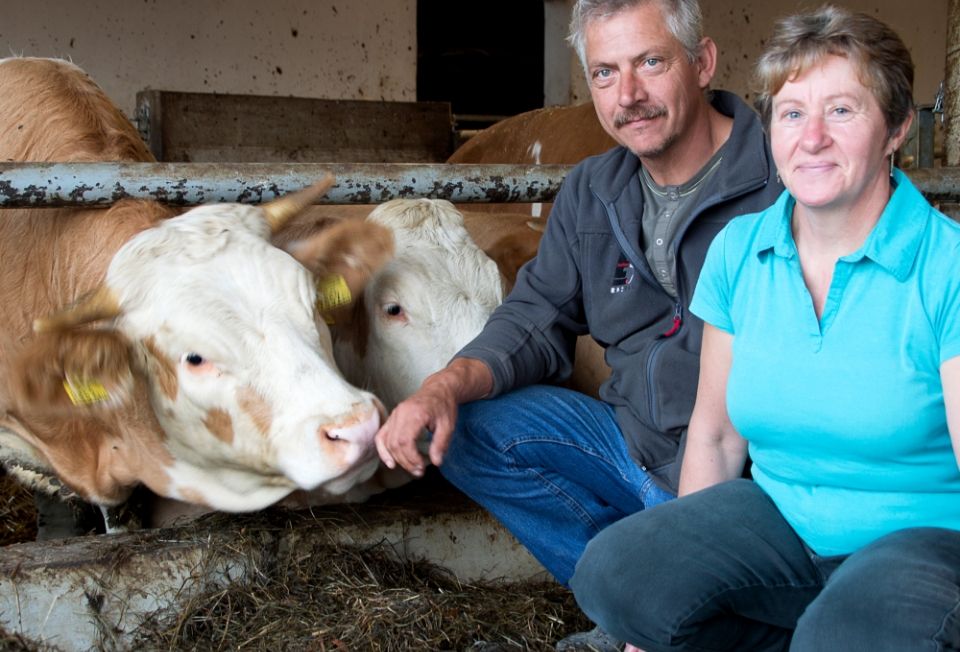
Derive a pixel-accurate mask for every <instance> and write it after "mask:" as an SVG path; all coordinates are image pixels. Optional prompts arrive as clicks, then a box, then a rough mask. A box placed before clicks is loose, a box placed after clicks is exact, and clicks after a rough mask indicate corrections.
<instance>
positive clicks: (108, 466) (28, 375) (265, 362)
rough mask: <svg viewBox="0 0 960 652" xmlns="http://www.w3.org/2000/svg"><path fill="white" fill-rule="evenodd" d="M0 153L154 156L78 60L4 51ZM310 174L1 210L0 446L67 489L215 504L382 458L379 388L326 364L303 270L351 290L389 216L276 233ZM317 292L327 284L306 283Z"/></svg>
mask: <svg viewBox="0 0 960 652" xmlns="http://www.w3.org/2000/svg"><path fill="white" fill-rule="evenodd" d="M0 160H8V161H9V160H13V161H105V160H111V161H149V160H152V157H151V156H150V154H149V152H148V151H147V150H146V148H145V147H144V146H143V144H142V142H141V141H140V139H139V137H138V135H137V133H136V131H135V130H134V129H133V128H132V126H131V125H130V123H129V121H128V120H127V119H126V118H125V117H124V116H123V115H122V114H121V113H120V112H119V110H117V109H116V107H115V106H114V105H113V104H112V103H111V102H110V100H109V99H108V98H107V97H106V96H105V95H104V94H103V92H102V91H101V90H100V89H99V88H98V87H97V86H96V85H95V84H94V83H93V82H92V80H90V78H89V77H88V76H87V75H86V74H85V73H83V72H82V71H81V70H80V69H79V68H77V67H75V66H74V65H72V64H70V63H67V62H64V61H59V60H47V59H28V58H15V59H5V60H0ZM324 190H325V187H323V186H321V187H317V188H314V189H311V190H309V191H306V193H305V194H303V193H298V194H297V195H294V196H293V197H292V198H283V199H280V200H278V201H276V202H274V203H272V204H270V205H268V206H266V207H253V206H243V205H210V206H202V207H198V208H195V209H193V210H191V211H188V212H186V213H185V214H183V215H180V216H176V217H173V216H172V215H171V211H170V210H168V209H166V208H164V207H162V206H160V205H159V204H157V203H153V202H142V201H122V202H120V203H117V204H115V205H113V206H112V207H111V208H109V209H74V208H68V209H29V210H21V209H7V210H3V211H0V258H2V260H3V267H2V273H0V300H2V302H3V310H2V313H0V378H2V382H0V448H2V449H3V452H4V453H8V454H9V455H10V456H11V457H13V458H15V459H16V460H17V464H16V465H14V466H17V468H19V469H26V468H28V467H31V466H32V467H33V468H32V470H38V469H39V470H45V471H50V470H52V471H53V472H54V473H55V474H56V475H57V476H58V477H59V478H60V480H61V481H62V482H63V483H65V484H66V485H68V486H69V487H70V488H71V489H72V490H74V491H75V492H76V493H77V494H79V495H80V496H81V497H82V498H84V499H86V500H88V501H91V502H94V503H97V504H101V505H111V504H115V503H118V502H119V501H122V500H123V499H124V498H125V497H126V496H127V495H128V493H129V492H130V490H131V488H133V487H135V486H136V485H138V484H140V483H142V484H145V485H146V486H147V487H149V489H150V490H152V491H153V492H154V493H156V494H158V495H161V496H167V497H171V498H175V499H178V500H183V501H187V502H191V503H196V504H202V505H205V506H208V507H210V508H214V509H218V510H227V511H239V510H253V509H258V508H261V507H264V506H266V505H269V504H271V503H273V502H275V501H277V500H278V499H280V498H282V497H284V496H286V495H287V494H289V493H290V492H291V491H294V490H296V489H310V490H322V491H326V492H330V493H335V494H340V493H343V492H345V491H347V490H348V489H350V488H351V487H352V486H353V485H354V484H356V483H357V482H359V481H362V480H364V479H365V478H367V477H368V476H369V475H370V474H371V473H373V472H374V469H375V468H376V466H377V459H376V453H375V450H374V447H373V436H374V434H375V432H376V430H377V428H378V427H379V424H380V423H381V419H382V410H383V408H382V405H381V404H380V403H379V401H378V400H377V399H376V398H374V396H373V395H372V394H371V393H370V392H368V391H363V390H360V389H357V388H356V387H354V386H352V385H350V384H349V383H347V382H346V381H345V380H344V379H343V378H342V376H341V374H340V373H339V372H338V371H337V369H336V366H335V364H334V360H333V355H332V341H331V338H330V333H329V331H328V328H327V326H326V324H325V323H324V320H323V317H322V315H321V314H320V310H318V308H317V301H318V291H317V289H316V287H317V286H316V283H315V279H316V278H335V279H338V283H339V284H340V285H341V286H343V285H345V286H347V287H348V288H349V290H350V291H351V292H352V293H353V294H358V293H359V292H360V290H361V289H362V286H363V284H364V282H365V281H366V280H367V279H368V278H369V276H370V275H371V274H372V273H373V272H374V271H376V270H377V269H378V268H379V267H380V266H382V265H383V264H384V263H385V262H386V260H387V259H388V258H389V255H390V252H391V249H392V244H391V237H390V233H389V231H387V230H386V229H384V228H383V227H380V226H378V225H376V224H373V223H367V222H347V223H344V224H340V225H336V226H333V227H331V228H329V229H324V230H322V231H320V232H318V233H311V234H309V235H308V236H307V237H306V239H305V240H304V241H301V242H300V243H299V246H298V247H297V249H296V251H297V252H299V253H298V254H297V256H298V258H299V260H298V259H297V258H295V257H294V256H291V255H290V254H288V253H287V252H285V251H283V250H281V249H280V248H278V247H276V246H274V245H273V244H272V243H271V240H270V238H271V232H272V231H276V230H278V229H279V228H281V226H282V225H283V223H284V222H285V221H286V220H287V219H288V218H289V217H290V216H291V215H293V214H295V213H296V212H298V211H299V210H301V209H302V208H304V206H306V205H307V204H309V203H311V202H312V201H313V200H314V199H315V198H316V197H317V196H318V194H319V193H322V192H323V191H324ZM321 298H322V297H321Z"/></svg>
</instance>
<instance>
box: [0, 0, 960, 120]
mask: <svg viewBox="0 0 960 652" xmlns="http://www.w3.org/2000/svg"><path fill="white" fill-rule="evenodd" d="M524 1H525V2H533V1H536V0H524ZM835 1H837V2H838V3H839V4H843V5H845V6H848V7H851V8H853V9H856V10H860V11H867V12H872V13H875V14H876V15H877V16H878V17H880V18H881V19H883V20H885V21H887V22H888V23H890V24H891V25H892V26H893V27H894V28H895V29H897V30H898V32H899V33H900V34H901V36H903V38H904V40H905V41H906V43H907V45H908V46H909V47H910V49H911V52H912V53H913V56H914V62H915V64H916V65H917V79H916V100H917V102H918V103H922V104H928V103H932V101H933V97H934V94H935V92H936V89H937V85H938V84H939V82H940V80H941V79H942V78H943V76H944V60H945V56H946V55H945V49H946V48H945V43H946V23H947V20H946V19H947V2H948V0H914V1H913V2H904V1H903V0H835ZM545 2H546V4H545V16H546V21H547V25H546V28H545V35H546V39H547V41H548V42H547V44H546V53H547V64H546V71H545V72H546V74H545V89H544V94H545V98H546V103H547V104H562V103H566V102H580V101H584V100H586V99H587V98H588V97H589V93H588V92H587V89H586V85H585V83H584V80H583V73H582V71H581V69H580V65H579V62H577V61H576V58H575V57H574V56H573V55H572V53H570V52H569V50H568V49H566V46H565V45H564V44H563V43H562V37H563V36H564V35H565V32H566V22H567V20H568V16H569V7H570V6H572V3H573V0H545ZM416 4H417V2H416V0H339V1H338V0H274V2H270V3H264V2H259V1H258V2H254V1H253V0H205V1H204V2H191V1H190V0H166V1H164V2H161V1H160V0H138V1H136V2H135V1H133V0H85V1H84V2H76V1H75V0H4V2H3V16H2V19H0V55H6V54H11V53H13V54H24V55H30V56H66V57H70V58H72V59H73V61H75V62H76V63H77V64H79V65H81V66H83V67H84V68H86V69H87V70H88V71H89V72H90V73H91V74H92V75H93V76H94V78H95V79H96V80H97V81H98V82H99V83H100V84H101V85H102V86H104V88H105V89H106V91H107V93H108V94H109V95H110V96H111V97H113V98H114V99H115V100H116V101H117V102H118V103H119V104H120V105H121V107H122V108H123V110H124V111H126V112H127V113H128V114H130V115H132V113H133V106H134V96H135V94H136V92H137V91H138V90H142V89H144V88H155V89H164V90H177V91H194V92H195V91H199V92H213V91H216V92H225V93H252V94H262V95H297V96H303V97H326V98H332V99H373V100H402V101H412V100H415V99H416V61H417V52H416V50H417V48H416ZM805 4H806V6H817V5H819V4H820V3H819V1H818V0H815V1H813V2H805ZM478 6H479V5H478ZM702 6H703V9H704V16H705V21H706V29H707V33H708V34H710V35H711V36H713V37H714V39H715V40H716V41H717V42H718V44H719V46H720V64H719V70H718V73H717V77H716V80H715V84H714V85H715V86H716V87H722V88H727V89H729V90H732V91H735V92H737V93H739V94H741V95H749V94H750V91H751V88H750V82H749V75H750V69H751V66H752V63H753V61H754V59H755V58H756V56H757V54H758V53H759V52H760V51H761V49H762V47H763V42H764V40H765V39H766V38H767V37H768V35H769V33H770V31H771V27H772V24H773V22H774V20H775V19H776V17H777V16H779V15H782V14H783V13H786V12H789V11H793V10H794V7H795V6H796V3H795V2H794V0H724V1H723V2H721V1H720V0H703V1H702ZM480 10H482V8H481V9H480ZM511 74H512V72H511Z"/></svg>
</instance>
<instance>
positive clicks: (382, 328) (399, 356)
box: [336, 199, 503, 409]
mask: <svg viewBox="0 0 960 652" xmlns="http://www.w3.org/2000/svg"><path fill="white" fill-rule="evenodd" d="M367 220H368V221H371V222H374V223H377V224H381V225H383V226H386V227H388V228H389V229H391V231H392V232H393V235H394V242H395V246H396V254H395V256H394V258H393V260H391V261H390V262H389V263H387V265H386V266H384V267H383V268H382V269H381V271H380V272H379V273H378V274H376V275H374V277H373V278H372V279H371V280H370V283H369V284H368V285H367V287H366V289H365V291H364V297H363V301H364V310H365V315H364V318H365V319H366V324H365V325H364V326H363V327H361V328H358V329H357V332H355V333H351V334H350V338H346V337H338V340H337V347H336V353H337V359H338V362H339V363H340V365H341V368H342V369H344V373H346V375H347V377H348V378H350V379H351V380H352V381H353V382H355V383H357V384H363V385H364V386H366V387H368V388H369V389H371V390H372V391H373V392H374V393H375V394H376V395H377V396H378V397H379V398H380V399H381V400H383V401H384V403H385V404H386V405H387V407H388V408H391V409H392V408H393V407H394V406H395V405H396V404H397V403H399V402H400V401H401V400H403V399H404V398H406V397H407V396H409V395H410V394H412V393H413V392H414V391H416V390H417V389H418V388H419V387H420V384H421V383H422V382H423V380H424V379H425V378H426V377H427V376H428V375H429V374H431V373H433V372H435V371H437V370H439V369H440V368H442V367H443V366H444V365H446V364H447V362H449V360H450V359H451V358H452V357H453V355H454V354H455V353H456V352H457V351H459V350H460V349H461V348H462V347H463V346H464V345H465V344H467V342H469V341H470V340H471V339H473V337H474V336H476V335H477V333H479V332H480V330H481V329H482V328H483V325H484V324H485V323H486V321H487V318H488V317H489V316H490V313H492V312H493V310H494V309H495V308H496V307H497V306H498V305H499V304H500V303H501V301H502V300H503V285H502V281H501V277H500V273H499V271H498V269H497V265H496V263H494V262H493V261H492V260H491V259H490V258H488V257H487V256H486V254H484V253H483V251H481V250H480V249H479V248H478V247H477V246H476V245H475V244H474V243H473V241H472V240H471V239H470V237H469V235H468V234H467V231H466V229H465V228H464V223H463V216H462V215H461V214H460V213H459V212H458V211H457V210H456V209H455V208H454V207H453V205H452V204H451V203H449V202H447V201H443V200H429V199H413V200H411V199H398V200H394V201H390V202H386V203H384V204H381V205H380V206H378V207H377V208H376V209H375V210H374V211H373V212H372V213H371V214H370V216H369V217H368V218H367ZM358 334H359V337H362V338H363V339H364V341H363V342H361V343H359V344H358V343H357V342H356V337H357V336H358ZM351 338H352V339H351Z"/></svg>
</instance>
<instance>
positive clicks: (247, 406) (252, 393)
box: [237, 387, 273, 437]
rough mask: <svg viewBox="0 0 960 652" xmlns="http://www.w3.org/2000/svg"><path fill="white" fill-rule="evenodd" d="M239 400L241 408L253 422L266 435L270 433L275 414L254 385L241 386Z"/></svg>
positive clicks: (238, 393)
mask: <svg viewBox="0 0 960 652" xmlns="http://www.w3.org/2000/svg"><path fill="white" fill-rule="evenodd" d="M237 402H238V403H239V404H240V409H241V410H243V411H244V413H246V414H247V415H248V416H249V417H250V419H251V420H252V421H253V423H254V424H255V425H256V426H257V430H259V431H260V432H261V433H262V434H263V436H264V437H266V436H267V435H269V434H270V426H271V424H272V423H273V414H272V411H271V409H270V404H269V403H267V402H266V401H265V400H263V397H262V396H260V394H258V393H257V392H256V390H254V389H253V388H252V387H241V388H240V389H238V390H237Z"/></svg>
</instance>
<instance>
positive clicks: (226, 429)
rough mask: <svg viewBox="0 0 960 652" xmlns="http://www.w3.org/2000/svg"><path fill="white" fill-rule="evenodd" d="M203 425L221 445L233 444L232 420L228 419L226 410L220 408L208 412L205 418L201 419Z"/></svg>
mask: <svg viewBox="0 0 960 652" xmlns="http://www.w3.org/2000/svg"><path fill="white" fill-rule="evenodd" d="M203 425H205V426H206V427H207V430H209V431H210V432H211V433H212V434H213V436H214V437H216V438H217V439H219V440H220V441H222V442H223V443H225V444H232V443H233V419H231V418H230V413H229V412H227V411H226V410H221V409H220V408H213V409H212V410H208V411H207V416H205V417H204V418H203Z"/></svg>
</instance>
